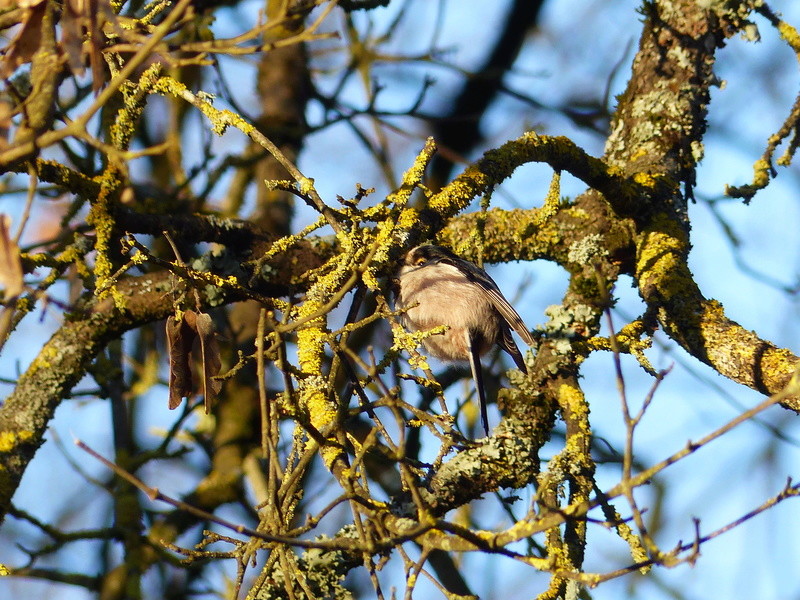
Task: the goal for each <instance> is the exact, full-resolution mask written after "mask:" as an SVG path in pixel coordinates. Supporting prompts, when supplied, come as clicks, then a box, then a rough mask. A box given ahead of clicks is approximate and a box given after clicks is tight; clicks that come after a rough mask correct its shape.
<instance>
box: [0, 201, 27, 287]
mask: <svg viewBox="0 0 800 600" xmlns="http://www.w3.org/2000/svg"><path fill="white" fill-rule="evenodd" d="M10 226H11V218H10V217H9V216H7V215H0V285H2V287H3V288H5V298H6V300H9V299H11V298H16V297H17V296H19V295H20V294H21V293H22V290H23V286H24V283H23V280H22V260H21V259H20V255H19V247H18V246H17V244H16V243H15V242H14V240H13V239H11V234H10V233H9V228H10Z"/></svg>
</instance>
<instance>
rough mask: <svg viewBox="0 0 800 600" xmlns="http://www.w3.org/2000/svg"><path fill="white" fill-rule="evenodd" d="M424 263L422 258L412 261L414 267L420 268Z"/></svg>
mask: <svg viewBox="0 0 800 600" xmlns="http://www.w3.org/2000/svg"><path fill="white" fill-rule="evenodd" d="M426 262H427V261H426V260H425V257H424V256H418V257H417V258H415V259H414V265H415V266H417V267H421V266H422V265H424V264H425V263H426Z"/></svg>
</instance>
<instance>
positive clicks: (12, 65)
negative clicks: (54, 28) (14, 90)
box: [0, 2, 46, 77]
mask: <svg viewBox="0 0 800 600" xmlns="http://www.w3.org/2000/svg"><path fill="white" fill-rule="evenodd" d="M20 6H21V5H20ZM45 9H46V3H45V2H37V3H35V4H33V3H29V6H28V7H27V10H26V11H25V15H24V16H23V18H22V26H21V27H20V28H19V31H17V35H15V36H14V39H13V40H11V42H9V44H8V46H7V48H8V49H7V51H6V53H5V56H4V57H3V60H2V62H0V77H10V76H11V74H12V73H13V72H14V71H16V70H17V67H19V66H20V65H24V64H25V63H29V62H30V61H31V59H32V58H33V55H34V54H36V51H37V50H38V49H39V46H40V45H41V43H42V21H43V19H44V14H45Z"/></svg>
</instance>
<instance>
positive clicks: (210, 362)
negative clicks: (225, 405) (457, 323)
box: [197, 313, 222, 414]
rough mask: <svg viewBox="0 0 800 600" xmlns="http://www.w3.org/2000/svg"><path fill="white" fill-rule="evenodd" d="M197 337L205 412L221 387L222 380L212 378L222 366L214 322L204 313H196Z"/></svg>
mask: <svg viewBox="0 0 800 600" xmlns="http://www.w3.org/2000/svg"><path fill="white" fill-rule="evenodd" d="M197 337H198V338H199V339H200V362H201V364H202V365H203V395H204V396H205V403H206V405H205V406H206V414H208V413H209V412H210V411H211V403H212V401H213V400H215V399H216V397H217V394H219V391H220V390H221V389H222V382H221V381H219V380H218V379H214V376H216V375H219V371H220V368H221V367H222V358H221V357H220V351H219V343H218V342H217V336H216V331H214V322H213V321H212V320H211V317H210V316H209V315H207V314H206V313H200V314H199V315H197Z"/></svg>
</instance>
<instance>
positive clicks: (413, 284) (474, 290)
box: [396, 244, 533, 435]
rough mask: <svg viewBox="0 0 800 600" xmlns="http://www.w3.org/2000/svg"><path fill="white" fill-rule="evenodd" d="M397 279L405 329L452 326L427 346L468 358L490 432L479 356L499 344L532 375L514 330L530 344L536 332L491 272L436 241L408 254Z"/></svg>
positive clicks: (447, 356)
mask: <svg viewBox="0 0 800 600" xmlns="http://www.w3.org/2000/svg"><path fill="white" fill-rule="evenodd" d="M398 279H399V292H398V294H397V302H396V307H397V309H399V310H404V311H405V312H404V313H403V315H402V320H403V324H404V325H405V327H406V328H407V329H409V330H410V331H424V330H428V329H433V328H434V327H438V326H441V325H446V326H447V327H449V329H448V330H447V331H446V332H445V333H444V334H442V335H433V336H431V337H429V338H427V339H425V340H424V341H423V342H422V343H423V345H424V346H425V348H426V349H427V350H428V352H429V353H430V354H432V355H433V356H435V357H436V358H440V359H442V360H468V361H469V366H470V368H471V369H472V378H473V379H474V380H475V387H476V389H477V390H478V398H479V400H480V405H481V421H482V422H483V428H484V429H485V430H486V435H489V421H488V418H487V415H486V391H485V390H484V387H483V373H482V372H481V362H480V357H481V356H482V355H483V354H486V352H487V351H488V350H489V349H490V348H491V347H492V346H494V345H495V344H497V345H498V346H500V347H501V348H502V349H503V350H505V351H506V352H508V353H509V354H510V355H511V358H513V359H514V363H516V365H517V368H518V369H519V370H520V371H522V372H523V373H527V372H528V370H527V368H526V367H525V361H524V360H523V358H522V353H521V352H520V351H519V348H518V347H517V344H516V342H514V338H513V337H512V336H511V329H513V330H514V331H516V332H517V333H518V334H519V336H520V337H521V338H522V339H523V340H524V341H525V343H526V344H528V345H529V346H530V345H532V344H533V337H532V336H531V333H530V332H529V331H528V330H527V328H526V327H525V323H523V322H522V319H521V318H520V316H519V314H517V311H515V310H514V308H513V307H512V306H511V304H509V303H508V300H506V299H505V298H504V297H503V294H502V293H501V292H500V288H498V287H497V284H496V283H495V282H494V280H493V279H492V278H491V277H489V275H488V274H487V273H486V271H484V270H483V269H481V268H480V267H478V266H476V265H474V264H472V263H471V262H468V261H466V260H464V259H462V258H459V257H458V256H456V255H455V254H453V253H452V252H450V251H449V250H447V249H445V248H442V247H440V246H434V245H432V244H423V245H421V246H417V247H416V248H413V249H412V250H410V251H409V252H408V254H406V256H405V259H404V261H403V265H402V266H401V267H400V272H399V274H398Z"/></svg>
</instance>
